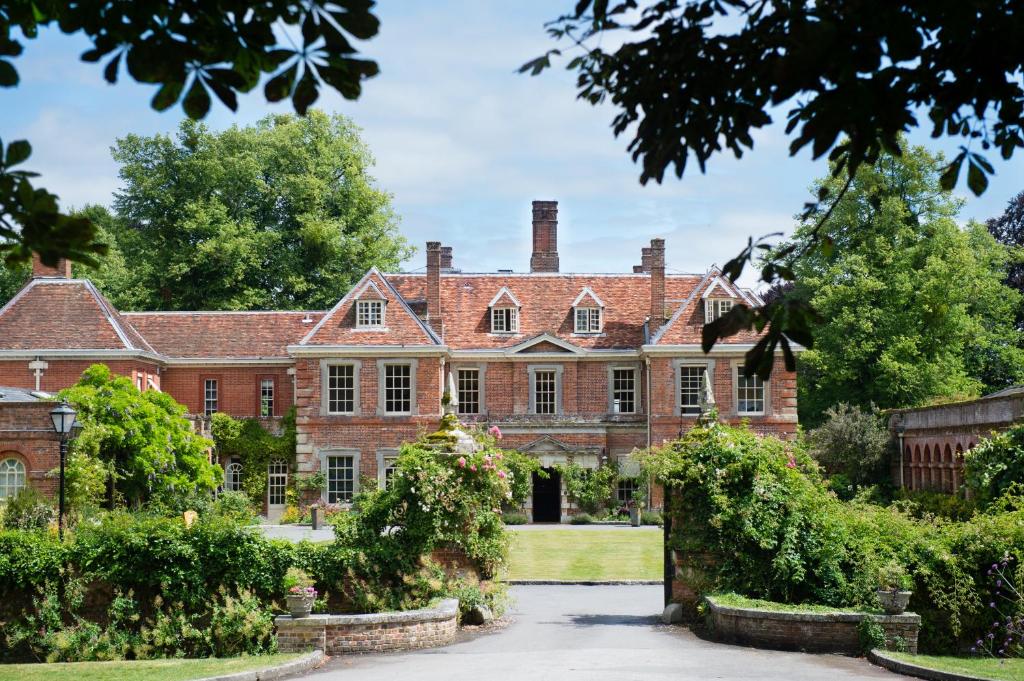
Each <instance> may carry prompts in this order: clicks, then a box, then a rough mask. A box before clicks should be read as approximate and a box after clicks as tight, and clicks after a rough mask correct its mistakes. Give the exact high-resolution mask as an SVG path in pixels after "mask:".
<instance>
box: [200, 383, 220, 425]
mask: <svg viewBox="0 0 1024 681" xmlns="http://www.w3.org/2000/svg"><path fill="white" fill-rule="evenodd" d="M217 397H218V391H217V379H216V378H207V379H205V380H204V381H203V413H204V414H206V415H207V416H211V415H213V414H216V413H217Z"/></svg>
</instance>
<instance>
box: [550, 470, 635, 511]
mask: <svg viewBox="0 0 1024 681" xmlns="http://www.w3.org/2000/svg"><path fill="white" fill-rule="evenodd" d="M555 470H557V471H558V473H559V474H560V475H561V476H562V484H563V485H564V486H565V496H566V497H567V498H568V499H569V501H571V502H573V503H575V504H576V505H577V506H579V508H581V509H582V510H583V511H585V512H587V513H597V512H598V511H599V510H601V509H603V508H605V507H606V506H608V505H609V504H610V503H611V502H612V500H613V499H614V497H615V485H616V483H617V481H618V479H619V477H618V471H617V470H616V469H615V468H614V467H613V466H599V467H597V468H584V467H583V466H581V465H579V464H578V463H575V462H570V463H568V464H558V465H556V466H555Z"/></svg>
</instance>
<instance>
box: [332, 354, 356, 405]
mask: <svg viewBox="0 0 1024 681" xmlns="http://www.w3.org/2000/svg"><path fill="white" fill-rule="evenodd" d="M355 373H356V370H355V367H354V366H353V365H351V364H332V365H330V366H328V367H327V411H328V413H331V414H351V413H352V412H354V411H355V402H356V383H355Z"/></svg>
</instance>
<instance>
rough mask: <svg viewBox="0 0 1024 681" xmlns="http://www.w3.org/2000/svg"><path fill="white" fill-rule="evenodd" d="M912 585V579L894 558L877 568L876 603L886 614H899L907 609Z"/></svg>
mask: <svg viewBox="0 0 1024 681" xmlns="http://www.w3.org/2000/svg"><path fill="white" fill-rule="evenodd" d="M913 587H914V580H913V579H911V577H910V575H909V574H907V570H906V568H904V567H903V566H902V565H901V564H900V563H898V562H896V561H895V560H890V561H889V562H888V563H886V564H885V565H883V566H882V567H880V568H879V569H878V592H877V593H878V603H879V604H880V605H881V606H882V610H884V611H885V613H886V614H887V615H899V614H902V613H903V611H904V610H906V609H907V603H909V602H910V594H911V593H913V592H912V591H911V589H912V588H913Z"/></svg>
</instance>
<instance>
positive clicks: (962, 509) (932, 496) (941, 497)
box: [893, 489, 978, 520]
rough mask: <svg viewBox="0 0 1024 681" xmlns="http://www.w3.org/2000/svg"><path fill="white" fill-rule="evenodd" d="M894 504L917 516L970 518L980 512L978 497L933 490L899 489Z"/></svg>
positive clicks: (948, 518) (908, 513)
mask: <svg viewBox="0 0 1024 681" xmlns="http://www.w3.org/2000/svg"><path fill="white" fill-rule="evenodd" d="M893 505H894V506H896V507H897V508H899V509H900V510H901V511H903V512H904V513H906V514H907V515H910V516H913V517H915V518H924V519H927V518H929V517H937V518H944V519H946V520H970V519H971V518H972V517H973V516H974V514H975V513H977V512H978V502H977V500H976V499H973V498H972V499H967V498H966V497H964V496H963V494H962V491H961V492H957V493H955V494H950V493H948V492H936V491H933V490H909V489H902V490H898V491H897V492H896V494H895V495H894V498H893Z"/></svg>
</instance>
